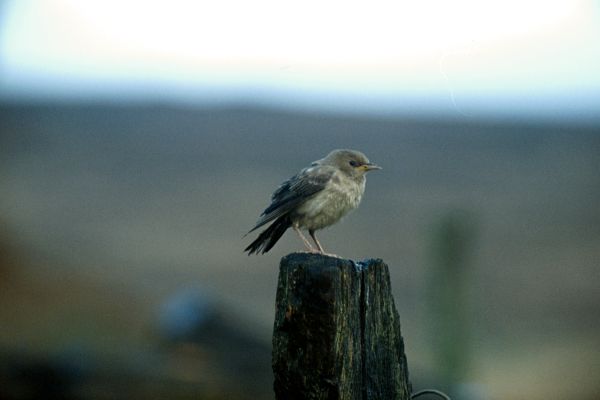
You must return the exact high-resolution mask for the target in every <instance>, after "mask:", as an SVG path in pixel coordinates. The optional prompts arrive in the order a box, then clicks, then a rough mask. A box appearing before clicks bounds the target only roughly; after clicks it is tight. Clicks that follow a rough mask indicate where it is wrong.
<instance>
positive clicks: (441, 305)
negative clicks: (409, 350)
mask: <svg viewBox="0 0 600 400" xmlns="http://www.w3.org/2000/svg"><path fill="white" fill-rule="evenodd" d="M474 239H475V229H474V223H473V218H472V216H471V215H470V214H469V213H468V212H466V211H460V210H453V211H450V212H448V213H446V215H444V216H443V217H442V218H441V220H440V221H439V222H438V223H437V224H436V225H435V227H434V229H433V232H432V241H431V242H432V243H431V244H432V249H431V259H432V268H431V270H430V271H431V275H430V277H429V280H428V283H427V289H428V294H429V296H428V298H429V299H430V302H429V315H430V316H431V325H430V326H431V327H432V330H431V332H432V333H433V340H432V345H433V348H434V358H435V365H436V366H437V368H438V371H437V372H438V374H439V376H438V381H439V382H440V384H442V385H443V386H444V387H445V388H446V390H448V391H449V392H451V393H452V392H456V389H457V387H456V386H457V385H459V384H460V383H464V382H465V380H466V373H467V369H468V368H469V357H470V355H469V352H470V348H469V330H470V329H469V322H470V321H469V310H470V305H469V301H468V281H469V274H470V273H471V271H472V269H471V260H470V255H471V253H472V250H473V244H474Z"/></svg>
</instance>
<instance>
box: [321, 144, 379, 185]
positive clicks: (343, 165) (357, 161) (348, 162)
mask: <svg viewBox="0 0 600 400" xmlns="http://www.w3.org/2000/svg"><path fill="white" fill-rule="evenodd" d="M321 163H322V164H328V165H332V166H335V167H337V168H339V169H340V170H341V171H342V172H344V173H345V174H347V175H349V176H351V177H354V178H360V177H363V176H364V175H365V174H366V173H367V172H369V171H372V170H375V169H381V167H380V166H378V165H376V164H373V163H371V162H369V159H368V158H367V156H365V155H364V154H363V153H361V152H360V151H356V150H345V149H342V150H333V151H332V152H331V153H329V154H328V155H327V157H325V158H324V159H323V160H322V162H321Z"/></svg>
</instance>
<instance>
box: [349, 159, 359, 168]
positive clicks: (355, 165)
mask: <svg viewBox="0 0 600 400" xmlns="http://www.w3.org/2000/svg"><path fill="white" fill-rule="evenodd" d="M350 165H351V166H353V167H358V162H356V161H354V160H350Z"/></svg>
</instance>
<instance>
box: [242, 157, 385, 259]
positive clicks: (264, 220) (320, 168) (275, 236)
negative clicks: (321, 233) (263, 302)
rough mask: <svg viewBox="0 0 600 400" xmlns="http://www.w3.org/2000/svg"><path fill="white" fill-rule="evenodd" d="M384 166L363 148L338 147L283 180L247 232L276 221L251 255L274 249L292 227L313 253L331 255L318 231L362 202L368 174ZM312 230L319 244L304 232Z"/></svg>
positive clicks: (251, 248)
mask: <svg viewBox="0 0 600 400" xmlns="http://www.w3.org/2000/svg"><path fill="white" fill-rule="evenodd" d="M379 169H382V168H381V167H380V166H378V165H376V164H373V163H371V162H370V161H369V159H368V158H367V157H366V156H365V155H364V154H363V153H361V152H360V151H357V150H348V149H336V150H333V151H331V152H330V153H329V154H328V155H327V156H326V157H324V158H322V159H320V160H317V161H314V162H312V163H311V164H310V165H309V166H308V167H306V168H304V169H302V170H301V171H300V172H299V173H297V174H296V175H294V176H292V177H291V178H289V179H288V180H286V181H285V182H283V183H282V184H281V185H280V186H279V188H277V190H275V192H273V194H272V196H271V204H270V205H269V206H268V207H267V208H266V209H265V210H264V211H263V212H262V214H261V215H260V217H259V219H258V221H257V222H256V225H254V227H253V228H252V229H251V230H250V231H249V232H248V233H247V234H246V235H248V234H249V233H251V232H254V231H255V230H256V229H258V228H260V227H262V226H264V225H266V224H268V223H269V222H272V223H271V225H269V227H268V228H267V229H265V230H264V231H262V232H261V233H260V234H259V235H258V237H257V238H256V239H255V240H254V241H253V242H252V243H250V245H249V246H248V247H246V248H245V249H244V251H245V252H248V255H251V254H259V253H261V254H264V253H266V252H268V251H269V250H271V249H272V248H273V246H274V245H275V243H277V241H278V240H279V239H280V238H281V236H283V234H284V233H285V231H286V230H287V229H288V228H290V227H291V228H292V229H293V230H294V231H295V232H296V233H297V234H298V235H299V236H300V239H301V240H302V241H303V242H304V245H305V246H306V249H307V250H308V251H309V252H311V253H320V254H327V253H325V251H324V250H323V246H322V245H321V243H320V242H319V240H318V239H317V237H316V235H315V232H316V231H317V230H320V229H323V228H326V227H328V226H330V225H333V224H335V223H336V222H338V221H339V220H340V219H341V218H342V217H344V216H345V215H346V214H348V213H349V212H350V211H352V210H354V209H355V208H356V207H358V205H359V204H360V201H361V198H362V196H363V193H364V191H365V183H366V174H367V172H369V171H373V170H379ZM302 229H305V230H307V231H308V234H309V235H310V237H311V238H312V240H313V242H314V244H315V246H316V247H313V246H312V244H311V243H310V242H309V241H308V239H307V238H306V237H305V236H304V234H302V231H301V230H302Z"/></svg>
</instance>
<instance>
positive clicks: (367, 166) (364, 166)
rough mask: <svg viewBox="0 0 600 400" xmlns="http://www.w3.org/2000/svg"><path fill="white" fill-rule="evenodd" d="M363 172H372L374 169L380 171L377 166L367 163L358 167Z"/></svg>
mask: <svg viewBox="0 0 600 400" xmlns="http://www.w3.org/2000/svg"><path fill="white" fill-rule="evenodd" d="M360 167H361V168H362V169H363V170H365V171H372V170H374V169H382V168H381V167H380V166H379V165H377V164H373V163H367V164H363V165H361V166H360Z"/></svg>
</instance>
